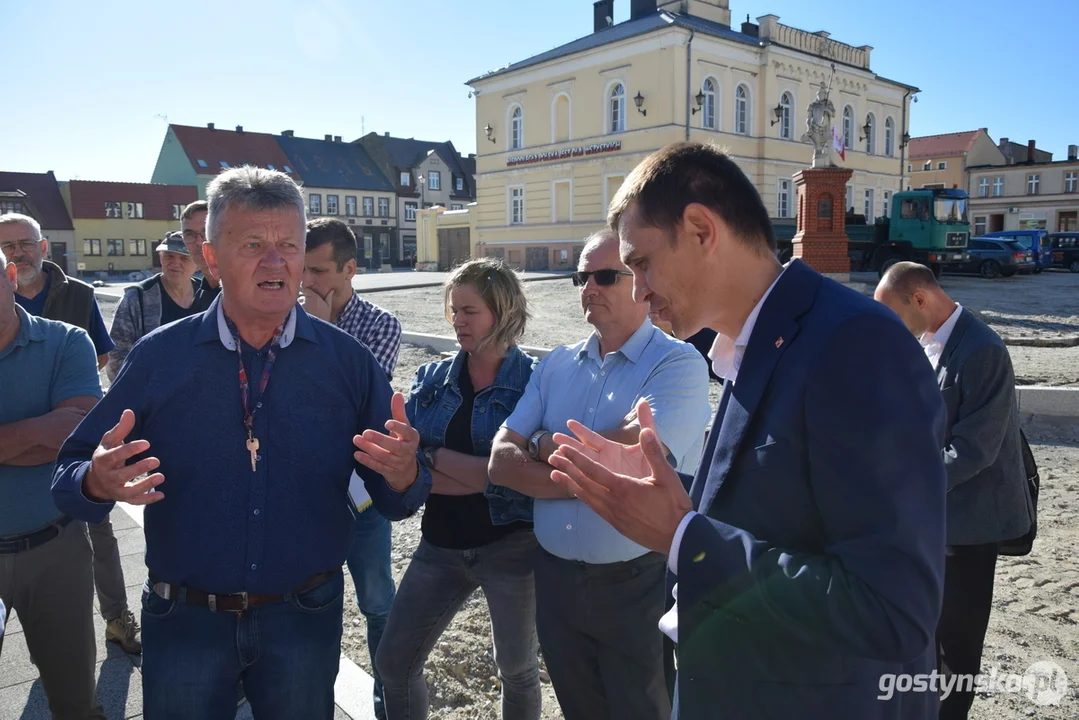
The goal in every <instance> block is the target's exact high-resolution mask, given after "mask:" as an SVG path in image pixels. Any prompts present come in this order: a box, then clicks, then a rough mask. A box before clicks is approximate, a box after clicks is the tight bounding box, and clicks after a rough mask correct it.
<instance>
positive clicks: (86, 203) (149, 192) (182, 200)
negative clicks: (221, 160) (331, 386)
mask: <svg viewBox="0 0 1079 720" xmlns="http://www.w3.org/2000/svg"><path fill="white" fill-rule="evenodd" d="M68 189H69V191H70V193H71V216H72V217H74V218H79V219H82V218H85V219H91V218H102V219H103V218H104V217H105V203H107V202H118V203H129V202H141V203H142V212H143V216H142V219H143V220H173V219H174V218H173V216H172V206H173V205H187V204H188V203H193V202H195V201H196V200H198V199H199V192H198V188H196V187H195V186H194V185H160V184H147V183H127V182H95V181H93V180H72V181H71V183H70V185H69V187H68ZM121 209H122V210H123V212H124V215H125V217H126V215H127V209H126V207H124V208H121Z"/></svg>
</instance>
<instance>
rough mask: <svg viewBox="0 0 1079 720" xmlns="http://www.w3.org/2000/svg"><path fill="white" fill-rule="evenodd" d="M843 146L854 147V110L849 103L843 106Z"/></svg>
mask: <svg viewBox="0 0 1079 720" xmlns="http://www.w3.org/2000/svg"><path fill="white" fill-rule="evenodd" d="M843 147H846V148H852V147H854V110H853V109H851V106H850V105H847V106H846V107H845V108H843Z"/></svg>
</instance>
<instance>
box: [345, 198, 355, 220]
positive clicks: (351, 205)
mask: <svg viewBox="0 0 1079 720" xmlns="http://www.w3.org/2000/svg"><path fill="white" fill-rule="evenodd" d="M356 207H357V205H356V196H355V195H345V215H346V216H348V217H356Z"/></svg>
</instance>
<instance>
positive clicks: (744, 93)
mask: <svg viewBox="0 0 1079 720" xmlns="http://www.w3.org/2000/svg"><path fill="white" fill-rule="evenodd" d="M734 131H735V132H736V133H738V134H739V135H748V134H749V91H748V90H747V89H746V86H745V85H739V86H738V88H737V89H736V90H735V91H734Z"/></svg>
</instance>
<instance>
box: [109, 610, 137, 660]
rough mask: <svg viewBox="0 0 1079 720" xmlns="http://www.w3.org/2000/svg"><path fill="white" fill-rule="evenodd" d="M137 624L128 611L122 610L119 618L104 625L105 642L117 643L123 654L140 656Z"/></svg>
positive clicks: (132, 614) (133, 616)
mask: <svg viewBox="0 0 1079 720" xmlns="http://www.w3.org/2000/svg"><path fill="white" fill-rule="evenodd" d="M138 634H139V623H138V621H137V620H135V615H134V613H132V612H131V611H130V610H124V612H123V613H122V614H121V615H120V617H118V618H116V619H114V620H109V622H108V623H107V624H106V625H105V640H106V641H108V642H114V643H119V645H120V647H122V648H123V649H124V652H126V653H131V654H132V655H142V641H141V640H139V638H138Z"/></svg>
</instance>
